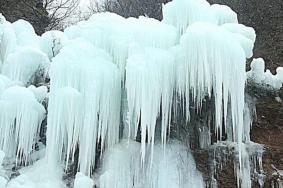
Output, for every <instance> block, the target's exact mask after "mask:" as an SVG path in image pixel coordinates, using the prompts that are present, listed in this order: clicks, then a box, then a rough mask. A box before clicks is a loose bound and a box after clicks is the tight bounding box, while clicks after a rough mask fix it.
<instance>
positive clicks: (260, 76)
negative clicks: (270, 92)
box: [247, 58, 283, 90]
mask: <svg viewBox="0 0 283 188" xmlns="http://www.w3.org/2000/svg"><path fill="white" fill-rule="evenodd" d="M282 75H283V68H282V67H278V68H277V69H276V75H273V74H272V73H271V72H270V70H268V69H267V70H266V71H265V62H264V60H263V59H262V58H255V59H253V61H252V63H251V70H250V71H248V72H247V79H250V80H251V81H253V82H254V83H255V84H259V86H260V87H263V88H265V89H268V88H269V89H274V90H279V89H280V88H281V87H282V83H283V76H282Z"/></svg>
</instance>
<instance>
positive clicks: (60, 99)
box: [47, 39, 121, 175]
mask: <svg viewBox="0 0 283 188" xmlns="http://www.w3.org/2000/svg"><path fill="white" fill-rule="evenodd" d="M99 52H103V50H102V49H99V48H95V47H94V46H93V45H92V44H90V43H88V42H87V41H85V40H83V39H77V40H74V41H69V43H68V45H66V46H64V47H63V48H62V49H61V51H60V53H59V54H58V55H57V56H56V57H55V58H54V59H53V62H52V65H51V69H50V78H51V84H50V97H49V106H48V111H49V115H48V126H47V159H48V161H49V162H50V164H53V165H54V164H55V165H56V164H57V162H59V161H60V160H62V161H65V165H67V163H68V159H69V158H70V159H72V160H73V159H74V151H75V149H76V148H79V162H78V163H79V170H80V171H81V172H82V173H85V174H86V175H89V174H90V173H91V171H92V168H93V167H94V165H95V157H96V147H97V144H98V143H99V142H101V147H102V149H103V148H104V146H106V147H107V146H111V145H113V144H115V143H117V142H118V140H119V124H120V98H121V83H120V74H119V71H118V69H117V67H116V66H115V64H113V63H112V62H110V61H109V60H108V59H105V54H106V52H104V53H101V55H100V53H99Z"/></svg>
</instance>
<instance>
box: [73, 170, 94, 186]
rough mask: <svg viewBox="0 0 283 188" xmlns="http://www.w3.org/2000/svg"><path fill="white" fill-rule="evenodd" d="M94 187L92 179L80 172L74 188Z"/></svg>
mask: <svg viewBox="0 0 283 188" xmlns="http://www.w3.org/2000/svg"><path fill="white" fill-rule="evenodd" d="M93 186H94V182H93V180H92V179H91V178H90V177H88V176H85V175H84V174H83V173H80V172H78V173H77V174H76V179H75V183H74V188H82V187H83V188H93Z"/></svg>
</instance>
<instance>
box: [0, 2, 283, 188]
mask: <svg viewBox="0 0 283 188" xmlns="http://www.w3.org/2000/svg"><path fill="white" fill-rule="evenodd" d="M163 8H164V9H163V13H164V15H163V17H164V19H163V20H162V21H161V22H160V21H158V20H155V19H151V18H146V17H139V18H127V19H126V18H123V17H121V16H118V15H116V14H113V13H100V14H95V15H93V16H92V17H91V18H90V19H89V20H86V21H82V22H79V23H78V24H76V25H73V26H70V27H68V28H67V29H66V30H65V31H64V32H61V31H49V32H46V33H45V34H43V35H42V36H41V37H39V36H37V35H36V34H35V32H34V29H33V28H32V26H31V25H30V24H29V23H28V22H26V21H23V20H19V21H17V22H14V23H10V22H7V21H6V20H5V18H4V17H3V16H1V15H0V71H1V73H2V74H3V75H0V99H1V100H0V123H1V127H0V129H1V130H0V133H1V134H0V147H1V148H0V149H2V150H3V151H4V152H5V153H6V155H7V156H13V157H15V158H17V159H21V158H23V160H24V162H25V164H27V163H29V162H31V161H34V160H37V159H40V158H41V157H40V156H41V154H40V156H34V157H31V154H33V153H35V152H34V147H35V144H36V146H37V148H39V146H40V145H42V143H39V142H38V134H39V130H40V128H42V129H43V130H44V128H45V127H44V126H42V127H40V126H41V123H42V121H43V119H44V117H45V109H44V107H43V105H42V104H41V103H43V104H46V105H48V110H47V111H48V115H47V116H48V117H47V133H46V139H47V140H46V156H45V158H44V159H41V160H40V161H39V162H37V163H36V164H35V165H34V166H33V167H32V168H31V169H30V170H27V171H26V172H23V174H22V175H20V176H19V177H18V178H16V179H15V180H13V181H11V182H10V183H9V185H8V187H9V188H18V187H19V188H20V187H22V188H24V187H29V188H30V187H48V186H49V187H63V185H62V183H61V182H60V180H58V179H60V178H61V176H62V172H61V171H62V169H61V167H62V166H63V167H62V168H64V169H65V170H67V169H68V168H69V167H70V166H71V165H72V164H74V163H75V162H77V163H78V169H76V170H77V171H78V173H77V176H76V179H75V182H74V186H75V187H92V186H93V184H94V183H95V184H97V185H98V186H99V187H100V188H112V187H115V188H120V187H121V188H127V187H128V188H131V187H136V188H143V187H146V188H153V187H157V188H159V187H160V188H161V187H162V188H163V187H173V188H179V187H180V188H183V187H204V184H205V183H204V182H203V179H202V176H201V174H200V173H199V172H198V170H197V169H196V165H195V162H194V160H193V157H192V155H191V154H190V151H189V150H187V149H186V147H187V146H184V145H182V144H180V143H179V142H177V141H170V140H169V138H170V131H171V123H172V121H171V115H174V116H178V118H179V119H180V118H183V119H185V120H184V122H185V123H184V124H186V125H188V126H191V122H190V121H191V119H190V118H191V113H192V110H194V111H196V113H200V112H201V109H202V107H203V103H204V99H207V98H208V99H209V100H212V102H213V104H214V107H213V108H214V110H215V111H214V114H213V120H214V122H213V125H214V127H213V130H215V134H216V138H217V139H218V141H222V138H223V135H227V141H228V142H230V143H232V144H231V145H233V146H235V148H236V149H235V150H236V152H235V156H236V157H235V158H236V161H237V162H236V163H235V167H236V168H235V169H236V173H237V179H238V185H239V186H241V187H245V188H248V187H251V179H250V171H251V168H250V166H251V162H250V153H249V150H248V149H247V148H248V147H247V145H248V144H250V140H249V130H250V125H251V121H252V119H251V117H252V116H251V113H252V109H251V108H250V107H249V106H248V105H247V104H245V93H244V90H245V84H246V78H247V77H248V78H249V79H252V80H253V81H254V82H256V83H259V84H264V83H265V84H268V85H271V86H272V87H274V88H277V89H278V88H280V87H281V85H282V82H283V71H282V70H283V69H282V68H281V67H280V68H278V69H277V74H276V75H275V76H274V75H272V74H271V73H270V72H269V71H268V70H267V71H266V72H264V62H263V60H262V59H255V60H254V61H253V63H252V65H251V68H252V70H251V71H250V72H248V73H247V75H246V72H245V65H246V58H250V57H252V55H253V51H252V49H253V46H254V42H255V31H254V29H252V28H250V27H246V26H244V25H241V24H238V19H237V15H236V13H235V12H234V11H233V10H232V9H230V8H229V7H227V6H224V5H210V4H209V3H208V2H207V1H206V0H174V1H172V2H169V3H168V4H166V5H164V7H163ZM46 78H50V91H49V87H46V86H44V85H43V86H41V87H35V86H33V85H32V84H37V86H39V85H42V84H43V83H44V82H45V80H49V79H46ZM48 84H49V83H48ZM121 101H122V103H121ZM178 108H180V109H181V110H179V111H178V110H177V109H178ZM121 116H122V118H121ZM125 116H126V117H125ZM183 116H184V117H183ZM121 119H122V120H123V121H121ZM124 120H125V121H124ZM179 124H180V122H177V123H176V125H175V126H181V125H179ZM210 130H211V127H210V125H207V126H206V127H200V128H199V129H198V130H196V131H197V132H198V135H199V138H198V142H199V145H200V147H201V148H208V147H209V145H210V144H211V134H212V133H211V132H210ZM189 134H191V133H189ZM139 136H140V137H141V138H140V139H141V140H140V142H141V143H138V142H134V141H133V140H139ZM121 137H123V138H127V139H128V140H127V141H125V140H122V141H121V143H119V141H120V138H121ZM167 142H168V144H166V143H167ZM165 146H166V147H165ZM42 148H44V147H42ZM104 150H106V153H105V154H104V153H103V151H104ZM41 151H43V149H42V150H39V151H37V152H39V153H40V152H41ZM38 155H39V154H38ZM97 156H100V157H101V158H100V159H102V164H101V169H102V171H100V172H98V174H99V179H98V180H97V181H95V182H93V180H92V179H91V178H90V177H91V175H93V174H94V173H96V174H97V172H94V170H97V169H96V167H97V164H96V162H97V161H99V160H98V159H97ZM30 158H33V159H34V160H33V159H30ZM21 162H22V161H21ZM61 164H63V165H62V166H61ZM98 165H99V164H98ZM40 171H45V173H43V174H42V176H41V177H40V178H39V179H35V178H33V177H32V176H34V173H40ZM52 181H54V182H52Z"/></svg>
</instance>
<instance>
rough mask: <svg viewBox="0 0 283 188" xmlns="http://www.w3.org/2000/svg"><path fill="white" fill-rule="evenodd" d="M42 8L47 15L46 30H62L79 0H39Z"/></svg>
mask: <svg viewBox="0 0 283 188" xmlns="http://www.w3.org/2000/svg"><path fill="white" fill-rule="evenodd" d="M41 1H42V5H43V8H44V9H46V11H47V12H48V13H49V26H48V28H47V30H51V29H59V30H60V29H63V28H64V25H65V23H66V22H68V21H67V19H68V18H70V17H71V15H72V14H73V13H74V12H75V10H76V9H77V7H78V5H79V0H41Z"/></svg>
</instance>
